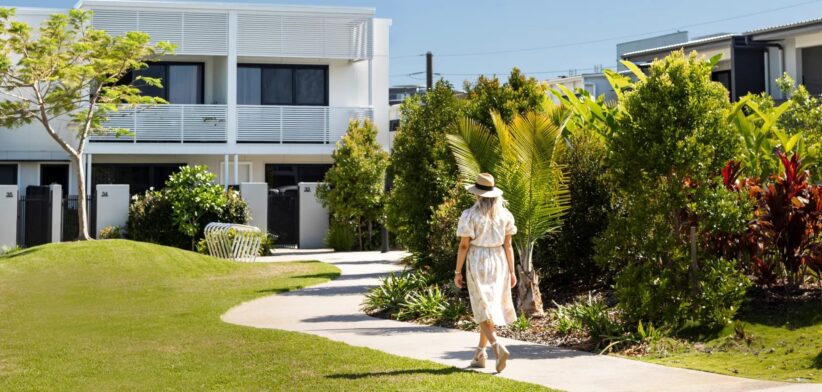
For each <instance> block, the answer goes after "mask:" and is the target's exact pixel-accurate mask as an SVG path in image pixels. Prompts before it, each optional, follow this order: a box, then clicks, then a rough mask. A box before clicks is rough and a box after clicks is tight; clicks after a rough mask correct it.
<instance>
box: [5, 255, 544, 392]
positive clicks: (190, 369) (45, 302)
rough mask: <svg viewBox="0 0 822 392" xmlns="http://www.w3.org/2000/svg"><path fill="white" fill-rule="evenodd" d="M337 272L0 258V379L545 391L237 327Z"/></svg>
mask: <svg viewBox="0 0 822 392" xmlns="http://www.w3.org/2000/svg"><path fill="white" fill-rule="evenodd" d="M338 274H339V270H337V269H336V268H335V267H333V266H330V265H327V264H322V263H317V262H297V263H272V264H248V263H234V262H229V261H224V260H218V259H214V258H211V257H208V256H204V255H200V254H196V253H193V252H188V251H183V250H180V249H176V248H171V247H164V246H158V245H154V244H149V243H141V242H132V241H127V240H98V241H92V242H74V243H61V244H50V245H44V246H40V247H34V248H29V249H24V250H20V251H17V252H14V253H11V254H10V255H8V256H0V296H2V298H3V301H2V303H0V313H2V314H4V315H9V317H2V318H0V336H3V339H0V389H2V390H49V391H82V390H88V391H99V390H145V391H156V390H190V389H196V390H220V391H225V390H274V391H277V390H289V391H324V390H398V389H400V390H420V391H427V390H458V389H467V390H514V391H516V390H520V391H526V390H527V391H532V390H539V389H540V387H539V386H536V385H531V384H525V383H518V382H514V381H511V380H506V379H501V378H496V377H493V376H491V375H486V374H479V373H473V372H465V371H463V370H460V369H456V368H451V367H446V366H441V365H438V364H434V363H431V362H425V361H418V360H412V359H407V358H401V357H397V356H392V355H388V354H385V353H381V352H378V351H375V350H369V349H366V348H360V347H351V346H348V345H345V344H342V343H337V342H333V341H330V340H328V339H324V338H320V337H315V336H310V335H304V334H299V333H293V332H285V331H277V330H266V329H256V328H248V327H241V326H236V325H230V324H226V323H224V322H222V321H221V320H220V315H221V314H223V313H224V312H225V311H226V310H228V309H229V308H231V307H232V306H234V305H237V304H239V303H241V302H243V301H247V300H250V299H253V298H256V297H260V296H264V295H271V294H272V293H281V292H284V291H288V290H293V289H298V288H300V287H304V286H307V285H312V284H317V283H320V282H323V281H326V280H328V279H331V278H334V277H336V276H337V275H338Z"/></svg>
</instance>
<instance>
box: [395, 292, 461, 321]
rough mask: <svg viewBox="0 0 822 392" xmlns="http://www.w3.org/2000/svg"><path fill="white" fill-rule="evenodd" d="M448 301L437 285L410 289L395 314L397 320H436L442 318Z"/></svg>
mask: <svg viewBox="0 0 822 392" xmlns="http://www.w3.org/2000/svg"><path fill="white" fill-rule="evenodd" d="M447 305H448V301H447V300H446V298H445V295H444V294H443V292H442V291H441V290H440V289H439V287H437V286H431V287H427V288H425V289H422V290H417V291H412V292H410V293H409V294H408V296H407V297H406V298H405V302H404V303H402V304H401V306H400V311H399V312H397V314H396V316H397V319H398V320H420V321H422V322H437V321H439V320H441V319H442V318H443V314H444V313H445V309H446V308H447Z"/></svg>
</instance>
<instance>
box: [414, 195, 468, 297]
mask: <svg viewBox="0 0 822 392" xmlns="http://www.w3.org/2000/svg"><path fill="white" fill-rule="evenodd" d="M474 200H475V199H474V197H473V196H471V195H470V194H469V193H468V192H466V191H465V189H463V188H462V187H461V186H456V187H454V188H452V189H451V191H450V192H449V193H448V196H447V198H446V199H445V201H444V202H443V203H442V204H440V205H439V206H437V208H436V209H435V210H434V213H433V215H432V216H431V222H430V223H429V226H428V230H429V233H428V240H427V242H428V248H427V249H426V250H425V251H424V252H420V253H419V254H418V255H417V256H418V257H416V258H414V259H413V260H414V261H415V263H414V265H413V267H414V268H415V269H417V270H421V271H425V272H426V273H428V274H430V275H431V276H432V277H433V279H434V281H435V282H437V283H448V282H450V281H451V279H452V278H453V277H454V265H455V263H456V260H457V243H458V241H457V237H456V233H457V222H458V221H459V218H460V215H461V214H462V211H463V210H465V209H467V208H469V207H471V205H472V204H473V203H474Z"/></svg>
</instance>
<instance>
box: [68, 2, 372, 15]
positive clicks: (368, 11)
mask: <svg viewBox="0 0 822 392" xmlns="http://www.w3.org/2000/svg"><path fill="white" fill-rule="evenodd" d="M74 7H75V8H82V7H92V8H93V7H111V8H177V9H181V8H182V9H192V8H194V9H209V10H253V11H272V12H293V13H331V14H341V13H342V14H358V15H367V16H371V17H373V16H374V14H375V13H376V9H375V8H372V7H339V6H321V5H296V4H260V3H225V2H212V1H174V0H172V1H156V0H79V1H78V2H77V4H76V5H75V6H74Z"/></svg>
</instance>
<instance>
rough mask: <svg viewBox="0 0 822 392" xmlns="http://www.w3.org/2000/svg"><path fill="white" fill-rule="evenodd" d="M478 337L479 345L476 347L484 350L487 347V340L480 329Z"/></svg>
mask: <svg viewBox="0 0 822 392" xmlns="http://www.w3.org/2000/svg"><path fill="white" fill-rule="evenodd" d="M479 336H480V340H479V344H478V345H477V347H482V348H485V346H487V345H488V338H487V337H485V332H482V328H480V333H479Z"/></svg>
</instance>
